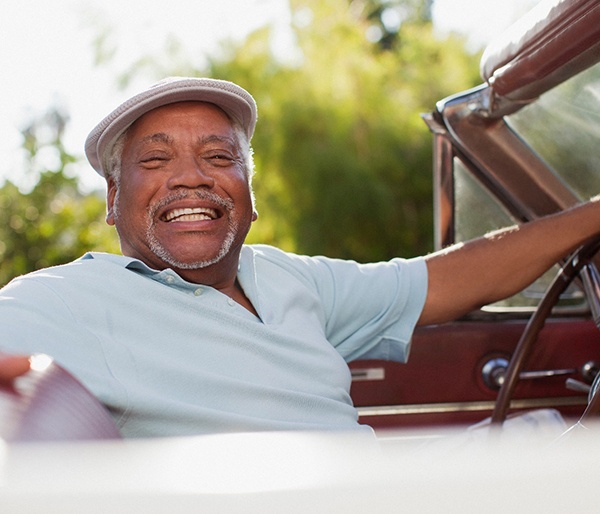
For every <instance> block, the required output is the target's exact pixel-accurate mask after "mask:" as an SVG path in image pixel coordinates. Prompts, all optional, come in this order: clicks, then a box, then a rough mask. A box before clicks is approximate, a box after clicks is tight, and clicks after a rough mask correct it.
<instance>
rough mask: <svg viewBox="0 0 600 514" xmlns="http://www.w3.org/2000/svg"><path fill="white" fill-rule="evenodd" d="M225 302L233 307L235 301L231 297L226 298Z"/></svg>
mask: <svg viewBox="0 0 600 514" xmlns="http://www.w3.org/2000/svg"><path fill="white" fill-rule="evenodd" d="M227 303H228V304H229V306H230V307H233V306H234V305H235V301H234V300H233V299H232V298H227Z"/></svg>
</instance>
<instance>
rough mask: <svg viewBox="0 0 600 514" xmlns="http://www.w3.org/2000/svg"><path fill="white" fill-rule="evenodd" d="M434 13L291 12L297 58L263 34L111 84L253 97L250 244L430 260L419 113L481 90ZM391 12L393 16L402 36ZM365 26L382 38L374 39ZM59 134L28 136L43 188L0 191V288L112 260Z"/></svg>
mask: <svg viewBox="0 0 600 514" xmlns="http://www.w3.org/2000/svg"><path fill="white" fill-rule="evenodd" d="M430 7H431V1H430V0H381V1H377V0H326V1H322V0H291V10H292V14H293V20H294V21H293V33H294V37H295V45H294V46H290V47H289V48H288V47H287V46H286V47H285V48H282V47H274V42H273V38H272V36H273V34H272V33H271V31H270V29H269V28H264V29H262V30H259V31H257V32H255V33H254V34H252V35H250V36H249V37H248V38H247V39H246V40H245V41H244V42H243V43H241V44H232V43H229V44H228V45H227V44H224V45H223V52H222V53H221V54H220V55H219V56H218V57H215V58H213V59H212V60H211V61H210V63H209V65H208V66H207V67H206V68H205V69H194V67H193V66H192V65H191V64H189V63H187V62H186V61H185V59H183V58H182V57H181V54H179V53H178V52H180V51H181V49H180V47H178V46H177V44H174V43H173V42H172V41H171V42H170V43H169V45H168V46H167V48H166V49H165V56H150V57H148V56H142V57H141V58H139V59H137V60H136V61H135V63H134V64H133V65H132V66H130V68H129V70H128V72H126V73H123V74H122V75H120V76H119V77H118V80H119V81H120V82H122V83H127V80H128V78H131V76H132V75H135V74H136V73H143V74H148V73H149V71H152V73H153V74H154V75H155V76H156V77H157V78H162V77H163V76H165V75H172V74H182V73H185V74H194V73H196V74H198V75H209V76H213V77H217V78H223V79H229V80H232V81H234V82H237V83H239V84H241V85H242V86H244V87H246V88H247V89H248V90H249V91H251V92H252V93H253V94H254V96H255V97H256V99H257V102H258V105H259V123H258V126H257V131H256V135H255V138H254V140H253V145H254V149H255V160H256V164H257V175H256V178H255V183H254V186H255V191H256V196H257V205H258V210H259V212H260V218H259V220H258V221H257V223H255V224H254V227H253V229H252V231H251V233H250V236H249V242H264V243H269V244H274V245H276V246H279V247H282V248H284V249H286V250H290V251H296V252H300V253H307V254H326V255H330V256H334V257H342V258H353V259H356V260H359V261H375V260H384V259H389V258H391V257H394V256H413V255H418V254H422V253H425V252H427V251H429V250H430V249H431V247H432V235H431V227H432V192H431V136H430V134H429V132H428V130H427V128H426V126H425V124H424V123H423V122H422V120H421V117H420V114H421V113H422V112H428V111H431V110H432V109H433V108H434V106H435V102H436V101H437V100H439V99H441V98H443V97H445V96H447V95H449V94H451V93H454V92H457V91H460V90H463V89H466V88H469V87H471V86H473V85H475V84H476V83H478V81H479V78H478V71H477V68H478V67H477V64H478V62H477V58H476V56H473V55H470V54H468V53H467V52H466V51H465V45H464V41H462V40H460V39H458V38H456V37H449V38H446V39H444V40H439V39H438V38H437V37H435V35H434V33H433V31H432V27H431V23H430V13H429V10H430ZM389 9H400V11H401V12H402V17H401V23H400V24H396V25H394V24H390V22H389V17H387V18H386V15H385V14H384V13H385V12H386V10H389ZM388 14H389V12H388ZM386 20H387V25H386ZM374 24H376V25H380V26H381V27H383V28H385V30H386V31H387V33H386V32H385V31H384V32H381V37H379V38H377V37H375V38H374V37H373V32H372V27H373V25H374ZM382 38H383V39H382ZM392 41H393V44H392V43H391V42H392ZM178 48H179V49H180V50H178ZM282 53H284V54H285V55H283V57H282ZM66 122H67V120H66V117H65V116H63V115H61V114H60V113H59V112H57V111H56V110H50V111H49V113H48V115H47V116H45V117H43V118H42V119H39V120H35V122H33V123H32V124H31V126H30V127H27V128H26V129H25V130H24V131H23V137H24V143H23V148H24V151H25V152H26V155H27V156H28V168H29V171H27V173H29V174H38V175H39V181H38V182H37V185H36V186H35V187H33V189H31V191H25V192H23V191H19V189H18V188H17V187H16V186H15V185H14V184H11V183H10V182H7V183H6V184H5V185H4V186H3V187H1V188H0V257H1V258H2V260H1V261H0V262H1V265H0V283H5V282H7V281H8V280H9V279H10V278H12V277H13V276H16V275H19V274H22V273H25V272H28V271H31V270H34V269H38V268H41V267H44V266H51V265H54V264H59V263H63V262H67V261H69V260H72V259H74V258H77V257H79V256H80V255H82V254H83V253H84V252H85V251H88V250H103V251H114V252H118V243H117V239H116V235H115V233H114V231H113V230H112V229H111V228H110V227H108V226H107V225H106V224H105V222H104V214H105V205H104V199H103V198H101V197H99V196H97V195H84V194H82V193H81V192H80V191H79V189H78V184H77V180H76V179H75V178H72V177H73V175H72V174H71V173H70V172H69V168H70V166H72V164H73V162H74V161H75V160H76V158H75V157H74V156H72V155H69V154H68V153H67V152H66V151H65V149H64V147H63V144H62V133H63V130H64V126H65V124H66ZM48 155H50V157H51V159H50V161H51V162H52V164H51V165H49V164H48V162H49V159H48Z"/></svg>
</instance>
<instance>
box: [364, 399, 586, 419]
mask: <svg viewBox="0 0 600 514" xmlns="http://www.w3.org/2000/svg"><path fill="white" fill-rule="evenodd" d="M494 405H495V402H494V401H492V400H489V401H478V402H448V403H422V404H412V405H382V406H375V407H357V410H358V415H359V416H360V417H370V416H407V415H411V414H413V415H414V414H446V413H450V412H477V411H492V410H493V409H494ZM580 405H582V406H583V405H587V396H564V397H557V398H524V399H517V400H513V401H512V402H511V403H510V408H511V409H543V408H549V407H572V406H580Z"/></svg>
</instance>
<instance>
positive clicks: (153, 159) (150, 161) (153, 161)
mask: <svg viewBox="0 0 600 514" xmlns="http://www.w3.org/2000/svg"><path fill="white" fill-rule="evenodd" d="M166 161H167V158H166V157H165V156H163V155H152V156H149V157H144V158H142V159H140V163H141V164H144V165H146V166H159V165H161V164H163V163H164V162H166Z"/></svg>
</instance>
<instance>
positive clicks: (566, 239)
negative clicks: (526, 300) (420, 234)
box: [419, 197, 600, 325]
mask: <svg viewBox="0 0 600 514" xmlns="http://www.w3.org/2000/svg"><path fill="white" fill-rule="evenodd" d="M599 234H600V197H597V198H594V199H593V200H591V201H589V202H587V203H584V204H582V205H578V206H576V207H573V208H572V209H569V210H566V211H563V212H561V213H558V214H554V215H551V216H547V217H545V218H541V219H539V220H535V221H532V222H529V223H525V224H523V225H521V226H518V227H510V228H507V229H504V230H500V231H497V232H493V233H490V234H488V235H486V236H484V237H481V238H478V239H474V240H472V241H469V242H466V243H459V244H457V245H454V246H451V247H449V248H447V249H444V250H441V251H439V252H436V253H433V254H431V255H428V256H427V257H426V262H427V268H428V271H429V286H428V290H427V300H426V302H425V307H424V309H423V313H422V314H421V318H420V319H419V324H420V325H426V324H432V323H443V322H445V321H451V320H453V319H456V318H458V317H460V316H462V315H464V314H466V313H468V312H470V311H471V310H473V309H476V308H479V307H481V306H482V305H487V304H489V303H492V302H495V301H498V300H501V299H503V298H507V297H509V296H511V295H513V294H516V293H517V292H519V291H520V290H522V289H523V288H524V287H526V286H528V285H529V284H531V283H532V282H534V281H535V280H536V279H537V278H538V277H539V276H540V275H542V274H543V273H544V272H545V271H547V270H548V269H549V268H551V267H552V265H553V264H555V263H556V262H557V261H559V260H560V259H561V258H563V257H565V256H566V255H568V254H569V253H570V252H572V251H573V250H575V249H576V248H577V247H579V246H580V245H581V244H583V243H584V242H585V241H587V240H589V239H590V238H592V237H594V236H596V235H599Z"/></svg>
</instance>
